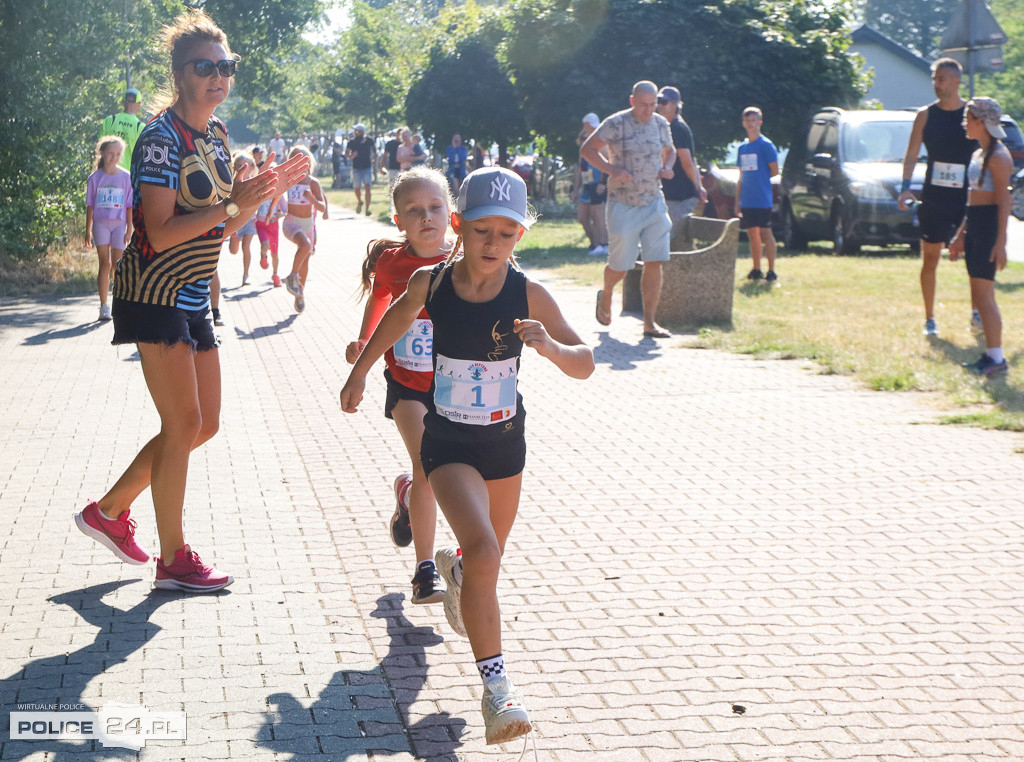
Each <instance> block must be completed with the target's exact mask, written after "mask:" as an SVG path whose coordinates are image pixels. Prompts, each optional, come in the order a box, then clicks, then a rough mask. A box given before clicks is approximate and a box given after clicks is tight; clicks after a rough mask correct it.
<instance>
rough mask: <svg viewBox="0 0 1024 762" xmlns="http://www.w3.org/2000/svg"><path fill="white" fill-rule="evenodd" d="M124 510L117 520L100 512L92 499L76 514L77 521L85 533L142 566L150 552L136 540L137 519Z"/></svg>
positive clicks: (126, 560) (121, 557) (132, 562)
mask: <svg viewBox="0 0 1024 762" xmlns="http://www.w3.org/2000/svg"><path fill="white" fill-rule="evenodd" d="M128 514H129V511H124V512H123V513H122V514H121V515H120V516H118V517H117V519H116V520H113V521H112V520H110V519H108V518H106V517H105V516H103V515H102V514H101V513H100V509H99V506H98V505H97V504H96V501H91V502H90V503H89V504H88V505H87V506H85V508H84V509H83V510H82V512H81V513H76V514H75V523H76V524H77V525H78V528H79V529H81V530H82V532H83V533H85V534H87V535H89V536H90V537H91V538H92V539H94V540H96V542H98V543H100V544H101V545H106V546H107V547H108V548H110V549H111V550H112V551H114V555H115V556H117V557H118V558H120V559H121V560H122V561H124V562H126V563H129V564H135V565H136V566H141V565H142V564H144V563H146V562H147V561H149V553H147V552H146V550H145V548H143V547H141V546H140V545H139V544H138V543H137V542H135V520H134V519H132V518H130V517H129V515H128Z"/></svg>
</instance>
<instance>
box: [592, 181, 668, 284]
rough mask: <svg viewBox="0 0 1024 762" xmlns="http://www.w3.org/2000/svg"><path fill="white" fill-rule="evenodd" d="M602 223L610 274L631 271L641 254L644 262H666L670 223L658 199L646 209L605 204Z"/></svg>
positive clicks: (662, 200)
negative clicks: (604, 224) (605, 228)
mask: <svg viewBox="0 0 1024 762" xmlns="http://www.w3.org/2000/svg"><path fill="white" fill-rule="evenodd" d="M605 222H607V223H608V267H609V268H611V269H612V270H617V271H618V272H626V271H628V270H632V269H633V267H634V266H635V265H636V260H637V257H638V256H639V255H640V254H641V253H642V255H643V258H644V262H667V261H668V257H669V240H668V239H669V234H670V233H671V232H672V220H671V219H669V216H668V207H666V206H665V199H664V198H662V197H661V196H659V197H658V198H656V199H655V200H654V201H652V202H651V203H649V204H647V206H630V205H629V204H620V203H619V202H617V201H609V202H608V203H607V204H605Z"/></svg>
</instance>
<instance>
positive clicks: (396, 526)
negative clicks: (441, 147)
mask: <svg viewBox="0 0 1024 762" xmlns="http://www.w3.org/2000/svg"><path fill="white" fill-rule="evenodd" d="M396 175H398V177H397V179H396V180H395V184H394V185H393V186H392V189H391V214H392V217H393V218H394V220H395V224H396V225H397V226H398V229H399V230H400V231H401V232H402V233H404V234H405V240H391V239H387V238H380V239H378V240H376V241H371V242H370V244H369V246H367V248H366V259H365V260H364V262H363V275H362V281H363V294H366V293H367V292H369V294H370V298H369V299H367V300H366V309H365V311H364V313H363V323H362V327H361V328H360V329H359V339H358V340H357V341H353V342H352V343H351V344H349V345H348V347H347V348H346V350H345V359H346V360H348V361H349V362H350V363H354V362H355V361H356V359H357V358H358V357H359V354H360V352H362V351H363V348H364V347H365V346H366V344H367V342H368V341H369V339H370V337H371V336H372V335H373V332H374V330H375V329H376V328H377V324H378V323H380V320H381V318H382V317H383V316H384V313H385V312H386V311H387V309H388V307H389V306H390V305H391V303H392V302H393V301H394V300H395V299H398V298H399V297H400V296H401V295H402V294H403V293H405V288H406V285H407V284H408V283H409V278H410V277H411V276H412V274H413V273H414V272H416V271H417V270H418V269H420V268H421V267H429V266H432V265H436V264H437V263H438V262H442V261H444V259H445V257H446V256H447V254H448V252H449V251H451V243H452V242H451V241H450V240H448V239H447V232H448V218H449V216H451V207H452V203H453V202H452V198H451V194H450V192H449V190H448V181H447V179H446V178H445V176H444V175H443V174H441V173H440V172H439V171H438V170H436V169H429V168H427V167H417V168H415V169H411V170H409V171H407V172H402V173H401V174H398V173H397V172H396ZM371 279H372V287H371ZM433 343H434V339H433V326H432V324H431V322H430V317H429V316H428V315H427V312H426V310H421V311H420V313H419V315H417V316H416V319H415V320H414V321H413V323H412V326H411V327H410V328H409V330H408V331H406V332H405V334H403V335H402V337H401V338H400V339H399V340H398V341H397V342H396V343H395V345H394V346H393V347H391V348H389V349H388V350H387V351H386V352H385V353H384V360H385V362H386V363H387V369H386V370H385V371H384V379H385V381H386V382H387V389H388V392H387V399H386V400H385V402H384V417H385V418H390V419H392V420H393V421H394V422H395V425H396V426H398V432H399V433H400V434H401V435H402V441H403V442H405V446H406V449H408V451H409V457H410V459H411V460H412V473H411V474H401V475H400V476H399V477H398V478H397V479H395V501H396V506H395V513H394V515H393V516H392V517H391V522H390V530H391V539H392V541H393V542H394V543H395V545H397V546H398V547H400V548H404V547H406V546H407V545H409V543H410V542H412V543H414V546H415V550H416V561H417V563H416V572H415V574H414V576H413V578H412V602H413V603H418V604H422V603H435V602H436V601H439V600H441V599H442V598H443V597H444V592H445V590H444V585H443V583H442V582H441V577H440V576H439V575H438V573H437V567H436V566H435V565H434V530H435V527H436V525H437V505H436V503H435V501H434V493H433V492H432V491H431V490H430V484H429V483H428V482H427V477H426V476H425V475H424V473H423V466H422V465H421V464H420V441H421V440H422V439H423V416H424V415H426V413H427V410H428V409H429V408H430V407H431V405H432V403H431V399H430V394H429V392H430V384H431V381H432V380H433V378H434V373H433V364H432V357H433Z"/></svg>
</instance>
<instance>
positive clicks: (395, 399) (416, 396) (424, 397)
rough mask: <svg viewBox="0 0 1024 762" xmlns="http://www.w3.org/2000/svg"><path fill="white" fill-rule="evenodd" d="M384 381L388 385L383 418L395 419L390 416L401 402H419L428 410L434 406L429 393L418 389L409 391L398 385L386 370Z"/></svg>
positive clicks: (404, 386)
mask: <svg viewBox="0 0 1024 762" xmlns="http://www.w3.org/2000/svg"><path fill="white" fill-rule="evenodd" d="M384 380H385V381H386V382H387V385H388V392H387V396H386V397H385V398H384V417H385V418H390V419H391V420H392V421H393V420H395V417H394V416H393V415H392V414H391V413H392V411H393V410H394V409H395V405H397V404H398V403H399V402H400V401H402V400H412V401H413V402H419V403H421V404H422V405H423V407H425V408H427V410H429V409H430V408H431V406H432V405H433V404H434V398H433V397H431V396H430V392H429V391H426V392H421V391H419V390H418V389H410V388H409V387H408V386H406V385H405V384H400V383H398V382H397V381H395V379H394V378H393V377H392V375H391V372H390V371H388V370H385V371H384Z"/></svg>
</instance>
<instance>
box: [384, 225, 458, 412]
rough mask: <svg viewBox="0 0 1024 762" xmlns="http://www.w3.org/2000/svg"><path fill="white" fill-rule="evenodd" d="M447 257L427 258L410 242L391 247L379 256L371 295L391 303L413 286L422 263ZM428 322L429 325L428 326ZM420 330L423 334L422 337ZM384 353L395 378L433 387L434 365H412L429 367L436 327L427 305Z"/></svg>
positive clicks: (420, 388)
mask: <svg viewBox="0 0 1024 762" xmlns="http://www.w3.org/2000/svg"><path fill="white" fill-rule="evenodd" d="M444 259H445V255H444V254H440V255H438V256H436V257H430V258H428V259H424V258H423V257H418V256H416V255H415V254H414V253H413V251H412V249H411V248H410V247H409V244H406V245H404V246H399V247H398V248H395V249H387V250H386V251H384V253H383V254H381V255H380V259H378V260H377V272H376V274H375V275H374V276H373V291H372V292H371V295H370V298H371V299H378V300H382V301H387V302H388V303H389V304H390V303H391V302H393V301H394V300H395V299H397V298H398V297H400V296H401V295H402V294H404V293H405V289H406V288H408V287H409V278H411V277H412V274H413V273H414V272H416V271H417V270H419V269H420V268H421V267H432V266H433V265H436V264H437V263H438V262H442V261H444ZM425 324H426V325H425ZM428 326H430V327H429V329H428ZM417 334H421V335H422V338H420V337H419V336H418V335H417ZM395 347H399V348H400V352H401V354H402V358H401V360H402V361H401V362H399V359H400V358H398V357H396V356H395ZM395 347H391V348H389V349H388V351H387V352H385V353H384V362H386V363H387V366H388V370H389V371H390V372H391V376H392V378H394V379H395V381H397V382H398V383H400V384H402V385H403V386H407V387H409V388H410V389H416V390H418V391H421V392H426V391H429V390H430V384H431V382H432V381H433V379H434V372H433V370H432V369H424V370H414V369H411V368H410V367H408V366H409V365H414V364H419V365H422V366H423V367H424V368H429V366H430V362H431V357H432V353H431V350H432V347H433V328H432V325H431V324H430V318H429V316H428V315H427V311H426V309H423V310H422V311H421V312H420V314H419V315H418V316H417V318H416V323H415V324H414V325H413V327H412V329H410V332H409V333H407V334H406V335H405V336H404V337H402V339H400V340H399V342H398V343H397V344H396V345H395Z"/></svg>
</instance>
